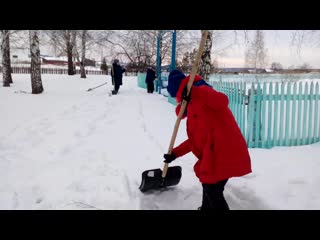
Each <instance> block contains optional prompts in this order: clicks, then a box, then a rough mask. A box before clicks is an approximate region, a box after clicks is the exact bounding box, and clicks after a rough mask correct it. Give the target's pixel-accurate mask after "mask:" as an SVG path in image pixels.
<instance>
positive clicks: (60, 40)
mask: <svg viewBox="0 0 320 240" xmlns="http://www.w3.org/2000/svg"><path fill="white" fill-rule="evenodd" d="M46 33H47V35H48V36H49V38H50V40H51V41H50V42H51V44H52V46H53V48H54V50H55V52H56V53H57V55H64V54H66V55H67V58H68V75H74V74H75V72H74V64H73V53H74V50H73V48H74V38H75V34H76V33H75V30H47V31H46Z"/></svg>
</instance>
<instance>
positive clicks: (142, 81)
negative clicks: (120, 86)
mask: <svg viewBox="0 0 320 240" xmlns="http://www.w3.org/2000/svg"><path fill="white" fill-rule="evenodd" d="M146 76H147V73H141V72H139V73H138V77H137V79H138V86H139V87H141V88H144V89H147V84H146Z"/></svg>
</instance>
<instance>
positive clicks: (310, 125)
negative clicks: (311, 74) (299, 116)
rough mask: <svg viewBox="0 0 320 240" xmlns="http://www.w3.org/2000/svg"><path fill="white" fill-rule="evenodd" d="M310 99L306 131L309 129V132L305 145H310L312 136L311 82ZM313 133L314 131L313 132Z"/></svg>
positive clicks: (311, 86)
mask: <svg viewBox="0 0 320 240" xmlns="http://www.w3.org/2000/svg"><path fill="white" fill-rule="evenodd" d="M309 96H310V98H309V124H308V129H309V132H308V142H307V144H310V143H311V139H312V138H311V134H312V130H314V127H313V126H314V124H312V114H313V112H314V111H313V99H312V98H313V96H314V94H313V82H311V84H310V94H309ZM313 132H314V131H313Z"/></svg>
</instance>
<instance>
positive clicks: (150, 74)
mask: <svg viewBox="0 0 320 240" xmlns="http://www.w3.org/2000/svg"><path fill="white" fill-rule="evenodd" d="M155 79H156V72H155V71H154V69H153V68H152V67H150V68H148V69H147V76H146V84H147V92H148V93H153V91H154V80H155Z"/></svg>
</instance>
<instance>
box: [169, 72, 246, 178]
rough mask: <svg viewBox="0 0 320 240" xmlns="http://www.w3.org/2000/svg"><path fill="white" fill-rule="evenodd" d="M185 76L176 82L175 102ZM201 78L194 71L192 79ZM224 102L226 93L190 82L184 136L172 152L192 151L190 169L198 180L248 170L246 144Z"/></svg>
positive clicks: (184, 84) (177, 153)
mask: <svg viewBox="0 0 320 240" xmlns="http://www.w3.org/2000/svg"><path fill="white" fill-rule="evenodd" d="M189 77H190V76H188V77H186V78H185V79H183V80H182V82H181V84H180V86H179V89H178V92H177V95H176V99H177V102H178V103H180V102H181V94H182V91H183V88H184V87H185V86H186V84H187V82H188V81H189ZM201 79H202V78H201V77H200V76H198V75H196V77H195V79H194V82H197V81H199V80H201ZM228 103H229V100H228V97H227V96H226V95H224V94H223V93H221V92H217V91H216V90H214V89H213V88H211V87H208V86H205V85H201V86H192V89H191V100H190V102H189V104H188V107H187V135H188V139H187V140H186V141H184V142H183V143H181V144H180V145H179V146H178V147H176V148H174V149H173V152H174V154H175V155H176V157H181V156H183V155H185V154H187V153H189V152H190V151H192V153H193V154H194V155H195V156H196V157H197V158H198V161H197V162H196V164H195V165H194V171H195V174H196V176H197V177H198V178H199V180H200V182H201V183H207V184H212V183H216V182H218V181H221V180H224V179H227V178H231V177H238V176H243V175H245V174H248V173H250V172H251V161H250V156H249V152H248V148H247V144H246V142H245V139H244V137H243V136H242V133H241V131H240V129H239V127H238V125H237V123H236V121H235V119H234V117H233V114H232V112H231V111H230V109H229V108H228ZM179 110H180V105H178V106H177V109H176V113H177V114H178V113H179Z"/></svg>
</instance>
